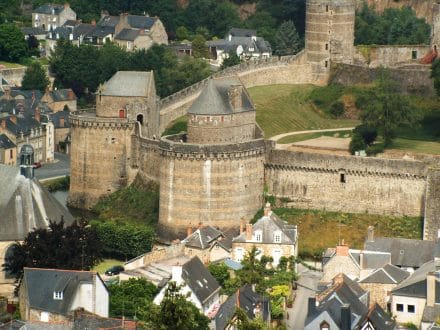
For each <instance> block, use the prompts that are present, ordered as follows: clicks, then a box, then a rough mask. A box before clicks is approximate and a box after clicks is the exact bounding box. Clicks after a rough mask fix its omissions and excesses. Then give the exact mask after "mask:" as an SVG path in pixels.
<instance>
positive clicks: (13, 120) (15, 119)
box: [9, 115, 17, 124]
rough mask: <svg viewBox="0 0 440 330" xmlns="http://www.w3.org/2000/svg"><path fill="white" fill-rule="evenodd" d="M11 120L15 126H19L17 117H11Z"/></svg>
mask: <svg viewBox="0 0 440 330" xmlns="http://www.w3.org/2000/svg"><path fill="white" fill-rule="evenodd" d="M9 118H10V119H11V121H12V122H13V123H14V124H17V117H15V115H11V117H9Z"/></svg>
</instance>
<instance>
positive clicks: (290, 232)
mask: <svg viewBox="0 0 440 330" xmlns="http://www.w3.org/2000/svg"><path fill="white" fill-rule="evenodd" d="M256 230H261V231H262V240H261V243H265V244H272V243H274V233H275V232H276V231H278V230H280V231H281V232H282V233H283V235H281V242H280V243H276V244H281V245H285V244H289V245H291V244H296V239H297V227H296V226H295V225H289V224H288V223H287V222H285V221H284V220H282V219H280V218H279V217H278V216H277V215H276V214H275V213H273V212H272V211H270V212H269V215H268V216H263V217H261V218H260V219H259V220H258V221H257V222H256V223H254V224H253V225H252V232H255V231H256ZM232 242H237V243H245V242H246V231H244V232H243V233H242V234H240V235H239V236H237V237H235V238H234V239H233V240H232Z"/></svg>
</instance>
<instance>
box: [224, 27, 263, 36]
mask: <svg viewBox="0 0 440 330" xmlns="http://www.w3.org/2000/svg"><path fill="white" fill-rule="evenodd" d="M228 35H232V36H233V37H252V36H256V35H257V30H251V29H239V28H231V29H230V30H229V32H228V34H227V36H228Z"/></svg>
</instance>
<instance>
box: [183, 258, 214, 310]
mask: <svg viewBox="0 0 440 330" xmlns="http://www.w3.org/2000/svg"><path fill="white" fill-rule="evenodd" d="M182 278H183V280H184V281H185V283H186V284H187V285H188V286H189V287H190V288H191V290H192V291H193V292H194V294H195V295H196V297H197V299H199V301H201V302H202V303H204V302H205V301H206V299H208V298H209V297H210V296H211V295H212V294H214V293H215V292H216V291H219V290H220V285H219V284H218V282H217V280H216V279H215V278H214V277H213V276H212V275H211V273H210V272H209V271H208V269H207V268H206V267H205V266H204V265H203V264H202V262H201V261H200V259H199V258H198V257H193V258H192V259H191V260H189V261H188V262H186V263H185V264H184V265H183V266H182Z"/></svg>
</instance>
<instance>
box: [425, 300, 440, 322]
mask: <svg viewBox="0 0 440 330" xmlns="http://www.w3.org/2000/svg"><path fill="white" fill-rule="evenodd" d="M439 317H440V305H438V304H434V306H425V309H424V310H423V316H422V322H436V321H437V320H438V318H439Z"/></svg>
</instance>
